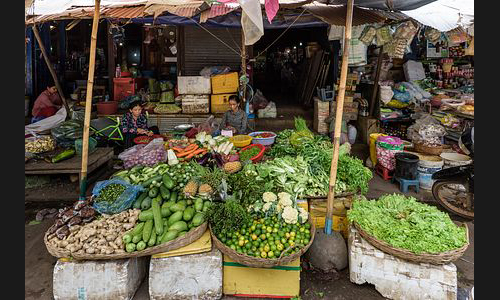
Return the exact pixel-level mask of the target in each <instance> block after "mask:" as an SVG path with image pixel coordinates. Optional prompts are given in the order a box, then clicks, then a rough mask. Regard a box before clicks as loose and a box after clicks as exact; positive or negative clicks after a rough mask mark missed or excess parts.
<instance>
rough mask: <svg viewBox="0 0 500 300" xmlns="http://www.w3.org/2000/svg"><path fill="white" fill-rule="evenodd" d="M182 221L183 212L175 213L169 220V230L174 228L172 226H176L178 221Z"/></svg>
mask: <svg viewBox="0 0 500 300" xmlns="http://www.w3.org/2000/svg"><path fill="white" fill-rule="evenodd" d="M180 220H182V211H177V212H174V213H173V214H172V215H171V216H170V217H169V218H168V226H169V229H170V226H172V224H174V223H175V222H177V221H180Z"/></svg>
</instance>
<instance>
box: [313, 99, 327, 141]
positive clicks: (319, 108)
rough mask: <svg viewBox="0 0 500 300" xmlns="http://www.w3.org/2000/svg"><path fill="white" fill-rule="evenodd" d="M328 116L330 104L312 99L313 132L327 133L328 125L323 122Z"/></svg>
mask: <svg viewBox="0 0 500 300" xmlns="http://www.w3.org/2000/svg"><path fill="white" fill-rule="evenodd" d="M329 115H330V102H325V101H321V100H319V99H318V98H314V130H315V131H317V132H318V133H328V124H327V123H326V122H325V121H326V119H327V118H328V116H329Z"/></svg>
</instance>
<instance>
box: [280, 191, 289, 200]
mask: <svg viewBox="0 0 500 300" xmlns="http://www.w3.org/2000/svg"><path fill="white" fill-rule="evenodd" d="M278 199H280V200H283V199H284V200H286V199H290V200H291V199H292V195H290V194H289V193H287V192H281V193H278Z"/></svg>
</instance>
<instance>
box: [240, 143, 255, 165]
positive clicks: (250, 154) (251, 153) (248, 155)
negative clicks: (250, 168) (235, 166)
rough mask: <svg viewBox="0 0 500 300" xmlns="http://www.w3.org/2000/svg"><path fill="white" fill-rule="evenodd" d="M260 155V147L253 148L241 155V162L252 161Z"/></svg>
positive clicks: (242, 152)
mask: <svg viewBox="0 0 500 300" xmlns="http://www.w3.org/2000/svg"><path fill="white" fill-rule="evenodd" d="M259 153H260V149H259V148H258V147H251V148H248V149H246V150H244V151H241V153H240V161H242V162H245V161H247V160H250V159H251V158H252V157H254V156H256V155H257V154H259Z"/></svg>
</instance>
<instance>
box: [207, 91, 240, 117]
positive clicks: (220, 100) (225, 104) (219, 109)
mask: <svg viewBox="0 0 500 300" xmlns="http://www.w3.org/2000/svg"><path fill="white" fill-rule="evenodd" d="M232 95H236V94H220V95H212V96H211V98H210V109H211V111H212V113H213V114H218V113H225V112H226V111H228V110H229V108H230V107H229V97H230V96H232Z"/></svg>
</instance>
